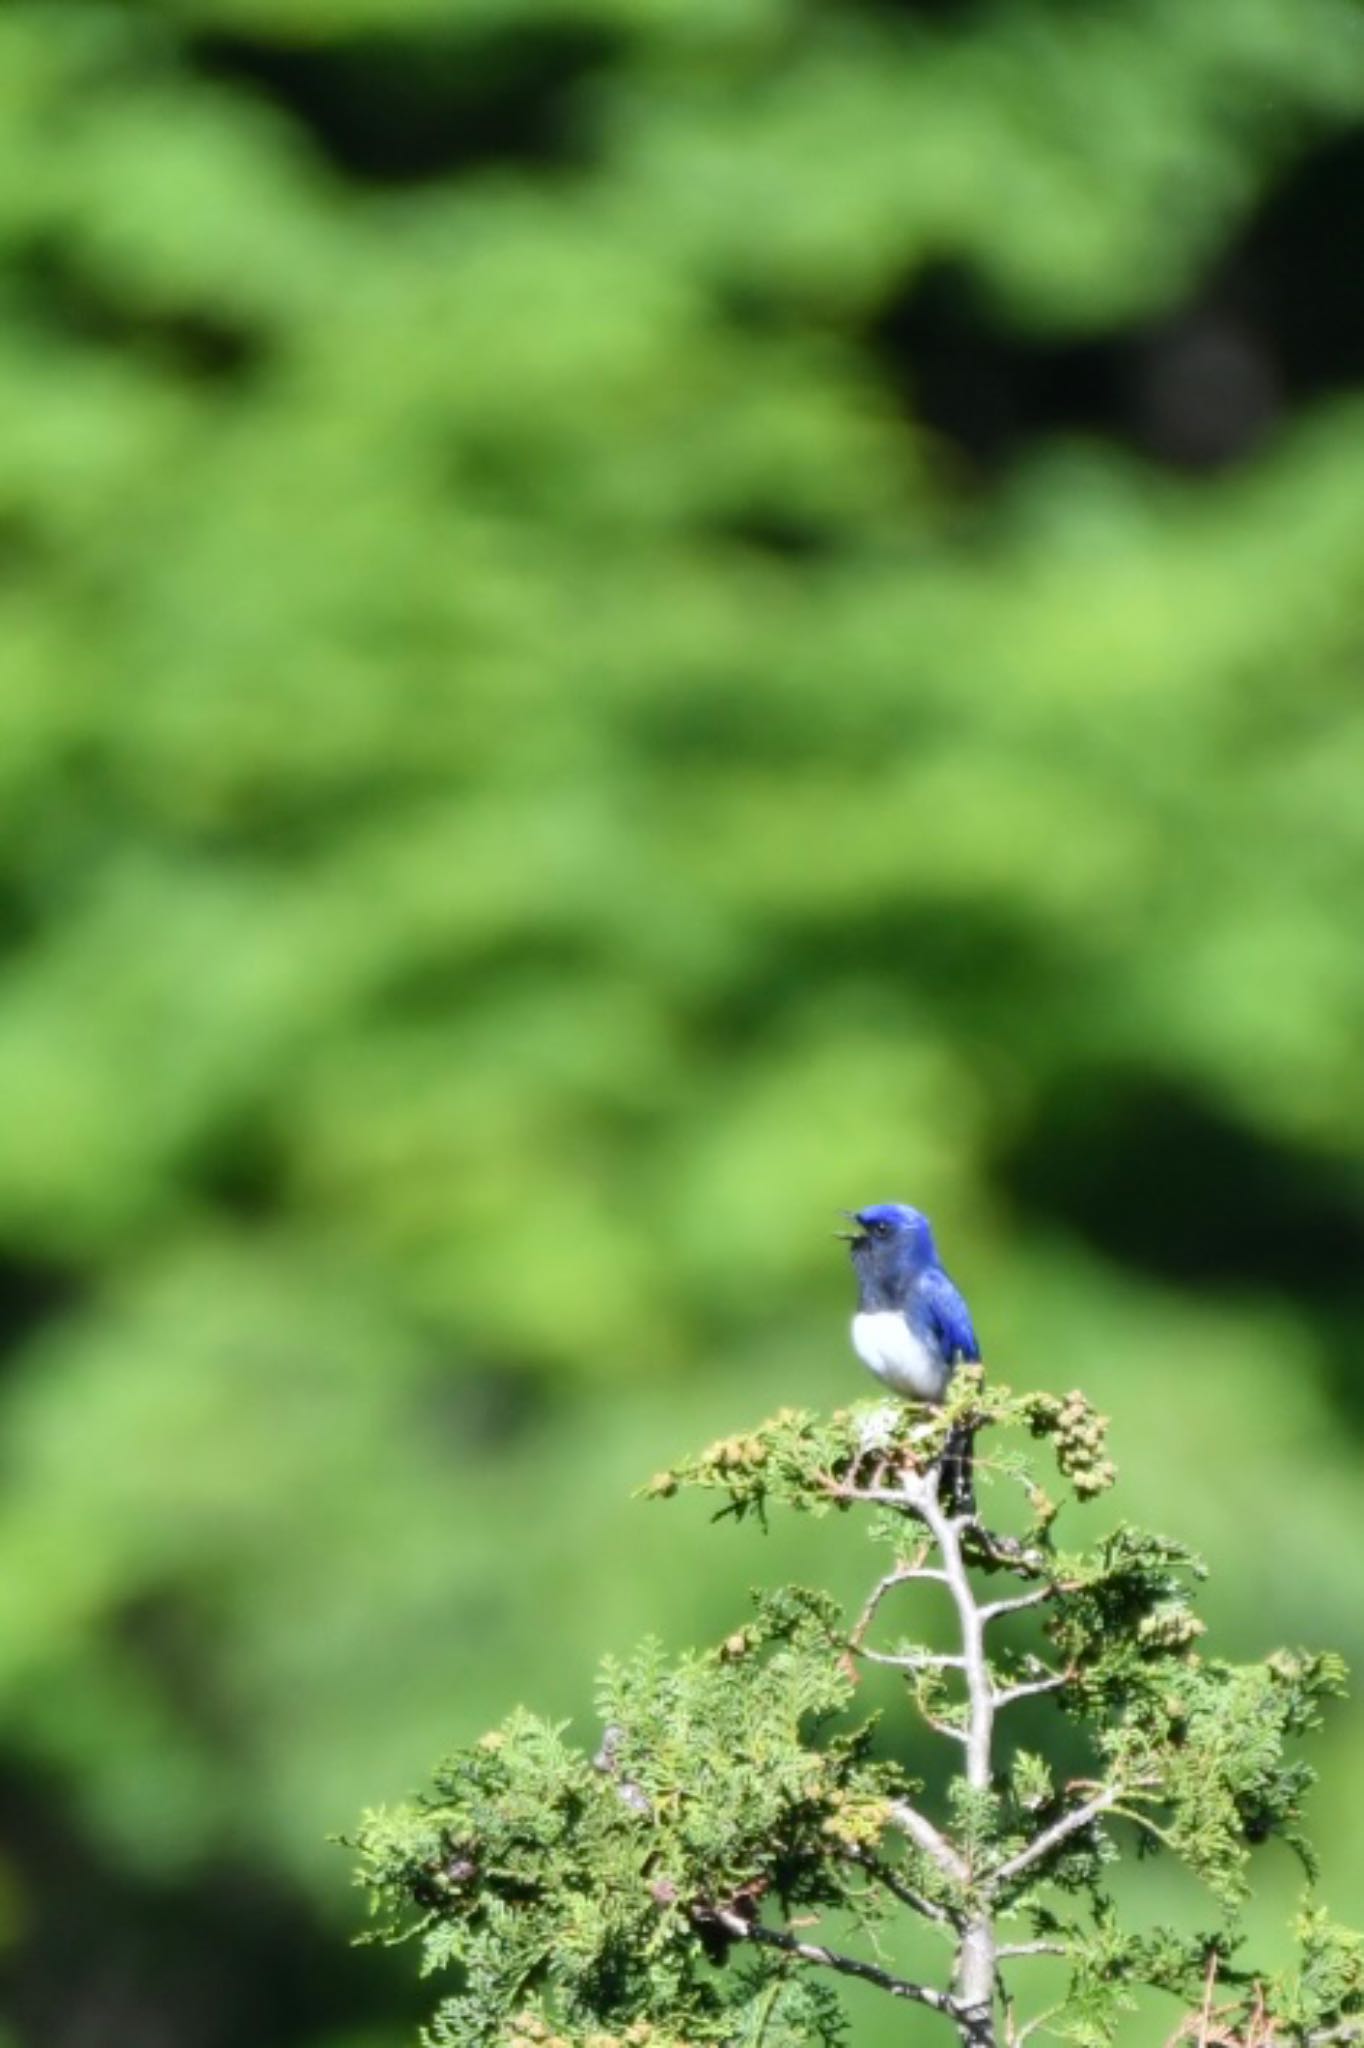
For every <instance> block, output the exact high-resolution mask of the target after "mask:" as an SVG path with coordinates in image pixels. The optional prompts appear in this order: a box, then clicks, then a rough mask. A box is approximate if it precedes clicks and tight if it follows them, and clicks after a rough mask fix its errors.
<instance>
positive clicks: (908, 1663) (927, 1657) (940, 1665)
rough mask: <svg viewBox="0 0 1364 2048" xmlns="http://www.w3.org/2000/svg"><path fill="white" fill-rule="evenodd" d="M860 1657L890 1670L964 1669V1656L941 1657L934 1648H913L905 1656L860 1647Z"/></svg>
mask: <svg viewBox="0 0 1364 2048" xmlns="http://www.w3.org/2000/svg"><path fill="white" fill-rule="evenodd" d="M857 1654H858V1656H859V1657H865V1658H866V1660H867V1662H868V1664H884V1665H885V1667H886V1669H887V1670H888V1671H964V1670H965V1669H966V1659H965V1658H964V1657H940V1656H938V1655H937V1653H936V1652H935V1651H933V1650H911V1651H908V1652H907V1653H906V1654H905V1655H904V1656H903V1657H896V1656H894V1655H893V1654H892V1653H891V1652H890V1651H888V1650H867V1649H861V1648H859V1650H858V1652H857Z"/></svg>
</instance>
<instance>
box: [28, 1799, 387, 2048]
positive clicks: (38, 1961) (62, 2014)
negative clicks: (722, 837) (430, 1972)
mask: <svg viewBox="0 0 1364 2048" xmlns="http://www.w3.org/2000/svg"><path fill="white" fill-rule="evenodd" d="M0 1831H3V1834H4V1840H5V1854H6V1861H7V1866H8V1874H7V1884H8V1886H9V1887H10V1888H11V1890H12V1892H13V1894H14V1896H15V1897H16V1898H17V1901H18V1903H19V1906H20V1909H21V1913H22V1919H21V1926H22V1932H21V1934H20V1936H19V1939H18V1940H17V1942H15V1943H14V1945H13V1946H12V1947H10V1948H9V1949H8V1952H7V1955H6V1964H7V1976H8V1997H7V2000H6V2017H7V2019H8V2020H9V2021H10V2022H11V2024H12V2025H13V2026H14V2029H15V2038H16V2040H17V2041H19V2042H21V2043H23V2048H39V2044H41V2048H92V2044H93V2043H96V2042H114V2041H118V2042H128V2043H132V2042H136V2043H137V2048H261V2044H262V2043H263V2042H266V2041H268V2042H269V2043H270V2044H271V2048H293V2044H295V2043H299V2044H302V2043H305V2042H316V2041H318V2040H319V2039H326V2038H330V2036H331V2034H332V2032H333V2031H335V2032H336V2033H337V2034H338V2035H341V2034H345V2035H346V2036H347V2037H349V2036H350V2035H351V2034H353V2033H355V2034H358V2033H360V2032H363V2031H364V2029H365V2028H366V2027H368V2026H372V2027H374V2028H375V2030H376V2031H377V2030H378V2029H379V2028H380V2027H382V2028H384V2029H385V2030H387V2031H392V2030H393V2029H395V2028H396V2029H397V2033H398V2035H401V2034H402V2032H403V2031H404V2021H405V2017H407V2018H408V2031H411V2032H415V2017H416V2011H417V2009H418V2008H417V2004H416V2002H415V2001H414V2000H413V1997H412V1994H411V1991H410V1990H409V1987H408V1986H407V1984H406V1982H405V1980H404V1975H403V1973H402V1972H401V1971H400V1970H398V1969H397V1968H396V1967H395V1966H394V1962H393V1959H392V1958H390V1956H389V1955H387V1954H386V1953H384V1952H383V1951H381V1950H378V1949H366V1950H361V1951H360V1952H359V1953H358V1954H352V1955H349V1956H347V1955H346V1953H345V1950H344V1946H338V1936H337V1933H336V1930H335V1929H334V1928H329V1927H327V1926H325V1925H324V1924H323V1923H322V1922H321V1921H320V1919H319V1918H318V1916H317V1915H316V1913H314V1912H313V1911H312V1910H311V1908H310V1907H309V1905H308V1903H307V1902H306V1901H305V1900H304V1899H303V1898H302V1897H301V1896H300V1895H299V1894H298V1893H295V1892H292V1891H290V1890H288V1889H287V1888H286V1887H285V1886H284V1885H282V1884H281V1882H280V1879H279V1877H278V1875H277V1874H273V1873H271V1872H269V1871H266V1870H264V1869H261V1868H259V1867H257V1866H254V1865H250V1864H246V1863H231V1862H228V1861H226V1860H224V1861H223V1862H222V1863H220V1864H218V1865H216V1866H214V1867H212V1868H210V1869H207V1870H202V1871H200V1872H198V1873H197V1874H196V1875H195V1876H194V1877H193V1878H186V1877H185V1875H184V1874H183V1873H180V1874H178V1875H176V1876H175V1877H168V1878H167V1879H166V1880H165V1881H164V1883H158V1882H157V1881H155V1880H153V1879H152V1878H150V1877H141V1878H139V1877H137V1876H135V1875H134V1874H133V1870H132V1866H131V1865H130V1863H129V1862H128V1861H127V1859H126V1858H124V1859H119V1860H117V1861H114V1860H110V1859H108V1858H106V1856H105V1855H104V1854H103V1853H102V1852H101V1851H100V1850H99V1849H98V1848H97V1847H96V1846H95V1845H94V1844H93V1843H92V1842H91V1841H90V1840H88V1839H87V1838H86V1836H85V1835H84V1834H83V1833H82V1831H81V1829H80V1827H79V1825H78V1824H77V1822H76V1821H75V1819H74V1818H73V1817H72V1816H71V1815H70V1814H69V1813H68V1812H67V1811H66V1810H65V1806H64V1799H63V1794H62V1789H61V1787H60V1786H59V1785H58V1784H57V1783H55V1782H53V1781H52V1780H47V1781H44V1780H43V1779H42V1778H41V1777H40V1776H39V1774H38V1773H36V1772H35V1770H34V1768H33V1766H32V1765H31V1764H30V1763H29V1762H27V1761H24V1762H23V1763H22V1764H20V1763H19V1762H17V1761H15V1760H11V1761H10V1762H9V1763H8V1764H6V1765H4V1766H3V1767H0ZM338 1957H339V1958H340V1962H339V1963H338ZM76 1958H79V1966H78V1967H76V1966H75V1962H74V1959H76Z"/></svg>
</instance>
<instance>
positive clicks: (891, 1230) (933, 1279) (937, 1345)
mask: <svg viewBox="0 0 1364 2048" xmlns="http://www.w3.org/2000/svg"><path fill="white" fill-rule="evenodd" d="M844 1213H845V1214H846V1216H847V1218H848V1220H849V1222H850V1223H855V1224H856V1225H857V1229H856V1231H841V1232H840V1233H839V1235H840V1236H844V1237H846V1238H847V1239H848V1249H849V1252H850V1255H851V1257H852V1262H853V1270H854V1272H855V1273H856V1274H857V1313H856V1315H855V1316H854V1317H853V1322H852V1341H853V1350H854V1351H855V1352H856V1353H857V1355H858V1357H859V1358H860V1359H861V1360H862V1363H863V1364H864V1365H867V1366H870V1367H871V1370H872V1371H873V1372H874V1373H875V1374H876V1377H877V1378H878V1379H879V1380H881V1381H882V1382H883V1383H884V1385H886V1386H888V1387H889V1388H890V1389H891V1390H892V1392H894V1393H897V1394H901V1395H903V1396H904V1397H905V1399H906V1400H910V1401H934V1402H937V1401H941V1400H942V1399H943V1398H944V1396H945V1395H946V1393H947V1386H948V1382H949V1381H950V1379H951V1377H952V1374H953V1372H954V1370H955V1369H956V1367H957V1366H958V1365H959V1364H962V1363H964V1362H965V1363H970V1362H973V1361H975V1360H977V1359H978V1358H979V1357H980V1346H979V1344H978V1343H977V1342H976V1332H975V1326H974V1324H973V1323H972V1321H971V1311H970V1309H968V1307H967V1306H966V1302H965V1300H964V1299H963V1297H962V1294H961V1292H960V1290H959V1289H958V1287H957V1285H956V1283H955V1282H954V1281H953V1280H952V1279H951V1278H950V1277H949V1276H948V1274H947V1273H946V1272H945V1271H944V1270H943V1268H942V1266H941V1265H940V1264H939V1263H938V1248H937V1245H936V1244H935V1243H934V1240H933V1228H932V1225H931V1224H930V1223H929V1220H928V1218H927V1217H926V1216H925V1215H923V1214H922V1213H921V1212H920V1211H919V1210H918V1209H911V1208H909V1207H908V1206H907V1205H906V1204H905V1203H904V1202H875V1203H873V1204H872V1205H871V1207H870V1208H867V1209H849V1210H846V1211H845V1212H844ZM942 1469H943V1482H944V1487H945V1491H946V1497H947V1501H948V1505H949V1506H950V1507H951V1509H952V1511H953V1512H954V1513H956V1514H974V1513H975V1505H976V1504H975V1498H974V1494H973V1491H972V1485H971V1435H970V1432H969V1430H965V1429H954V1430H953V1431H952V1434H951V1436H950V1437H949V1438H948V1441H947V1448H946V1450H945V1451H944V1453H943V1461H942Z"/></svg>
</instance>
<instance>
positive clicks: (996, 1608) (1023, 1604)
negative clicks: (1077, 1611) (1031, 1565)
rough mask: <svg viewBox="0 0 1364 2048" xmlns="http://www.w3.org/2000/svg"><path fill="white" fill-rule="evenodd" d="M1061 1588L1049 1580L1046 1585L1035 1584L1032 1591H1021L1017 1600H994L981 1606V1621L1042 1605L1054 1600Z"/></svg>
mask: <svg viewBox="0 0 1364 2048" xmlns="http://www.w3.org/2000/svg"><path fill="white" fill-rule="evenodd" d="M1060 1590H1061V1589H1060V1587H1059V1586H1057V1585H1055V1584H1054V1583H1052V1582H1051V1581H1048V1583H1047V1584H1046V1585H1045V1586H1035V1587H1034V1588H1033V1590H1032V1592H1031V1593H1020V1594H1019V1595H1018V1597H1017V1599H1015V1600H992V1601H991V1602H990V1604H989V1605H988V1607H982V1608H981V1610H980V1618H981V1621H982V1622H983V1623H985V1622H991V1621H998V1620H999V1618H1000V1616H1001V1615H1002V1614H1022V1613H1024V1612H1025V1611H1026V1610H1027V1609H1028V1608H1029V1607H1041V1606H1042V1605H1043V1603H1044V1602H1045V1601H1047V1600H1054V1599H1055V1598H1056V1595H1057V1594H1058V1592H1059V1591H1060Z"/></svg>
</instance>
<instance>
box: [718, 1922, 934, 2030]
mask: <svg viewBox="0 0 1364 2048" xmlns="http://www.w3.org/2000/svg"><path fill="white" fill-rule="evenodd" d="M707 1917H708V1918H710V1919H712V1920H713V1921H715V1923H716V1924H717V1925H718V1926H720V1927H723V1928H724V1930H725V1933H726V1934H731V1935H733V1937H734V1939H735V1940H736V1941H754V1942H757V1943H758V1944H759V1945H760V1946H761V1947H763V1948H779V1949H781V1950H782V1951H783V1952H784V1953H785V1954H786V1955H788V1956H799V1957H800V1960H801V1961H802V1962H803V1963H815V1964H817V1965H818V1966H819V1967H820V1968H821V1969H825V1970H837V1971H838V1973H839V1975H840V1976H843V1977H860V1978H861V1979H862V1981H863V1982H864V1983H866V1984H874V1985H875V1986H876V1987H877V1989H878V1990H879V1991H888V1992H889V1993H890V1995H891V1997H892V1998H908V1999H911V2000H913V2002H914V2004H916V2005H927V2006H930V2007H931V2008H932V2010H933V2011H934V2012H941V2013H947V2014H949V2015H951V2014H953V2012H954V2009H955V2002H954V2000H952V1999H951V1998H949V1997H948V1995H947V1993H946V1992H945V1991H935V1990H934V1989H933V1986H932V1985H931V1984H916V1983H914V1982H913V1980H912V1979H911V1978H909V1977H897V1976H895V1975H894V1974H893V1973H892V1972H891V1971H890V1970H883V1969H882V1968H881V1967H880V1965H879V1964H878V1963H864V1962H862V1961H860V1959H859V1958H858V1957H856V1956H845V1955H843V1954H841V1953H840V1952H839V1950H837V1949H832V1948H825V1946H824V1944H823V1943H822V1942H818V1941H802V1940H801V1939H800V1937H799V1936H798V1935H795V1934H788V1933H787V1932H786V1931H785V1929H783V1928H780V1927H764V1926H763V1924H762V1922H761V1921H760V1920H754V1921H749V1920H745V1918H744V1916H743V1914H742V1913H729V1912H725V1911H723V1910H719V1911H714V1912H711V1913H710V1914H709V1915H708V1916H707Z"/></svg>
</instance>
